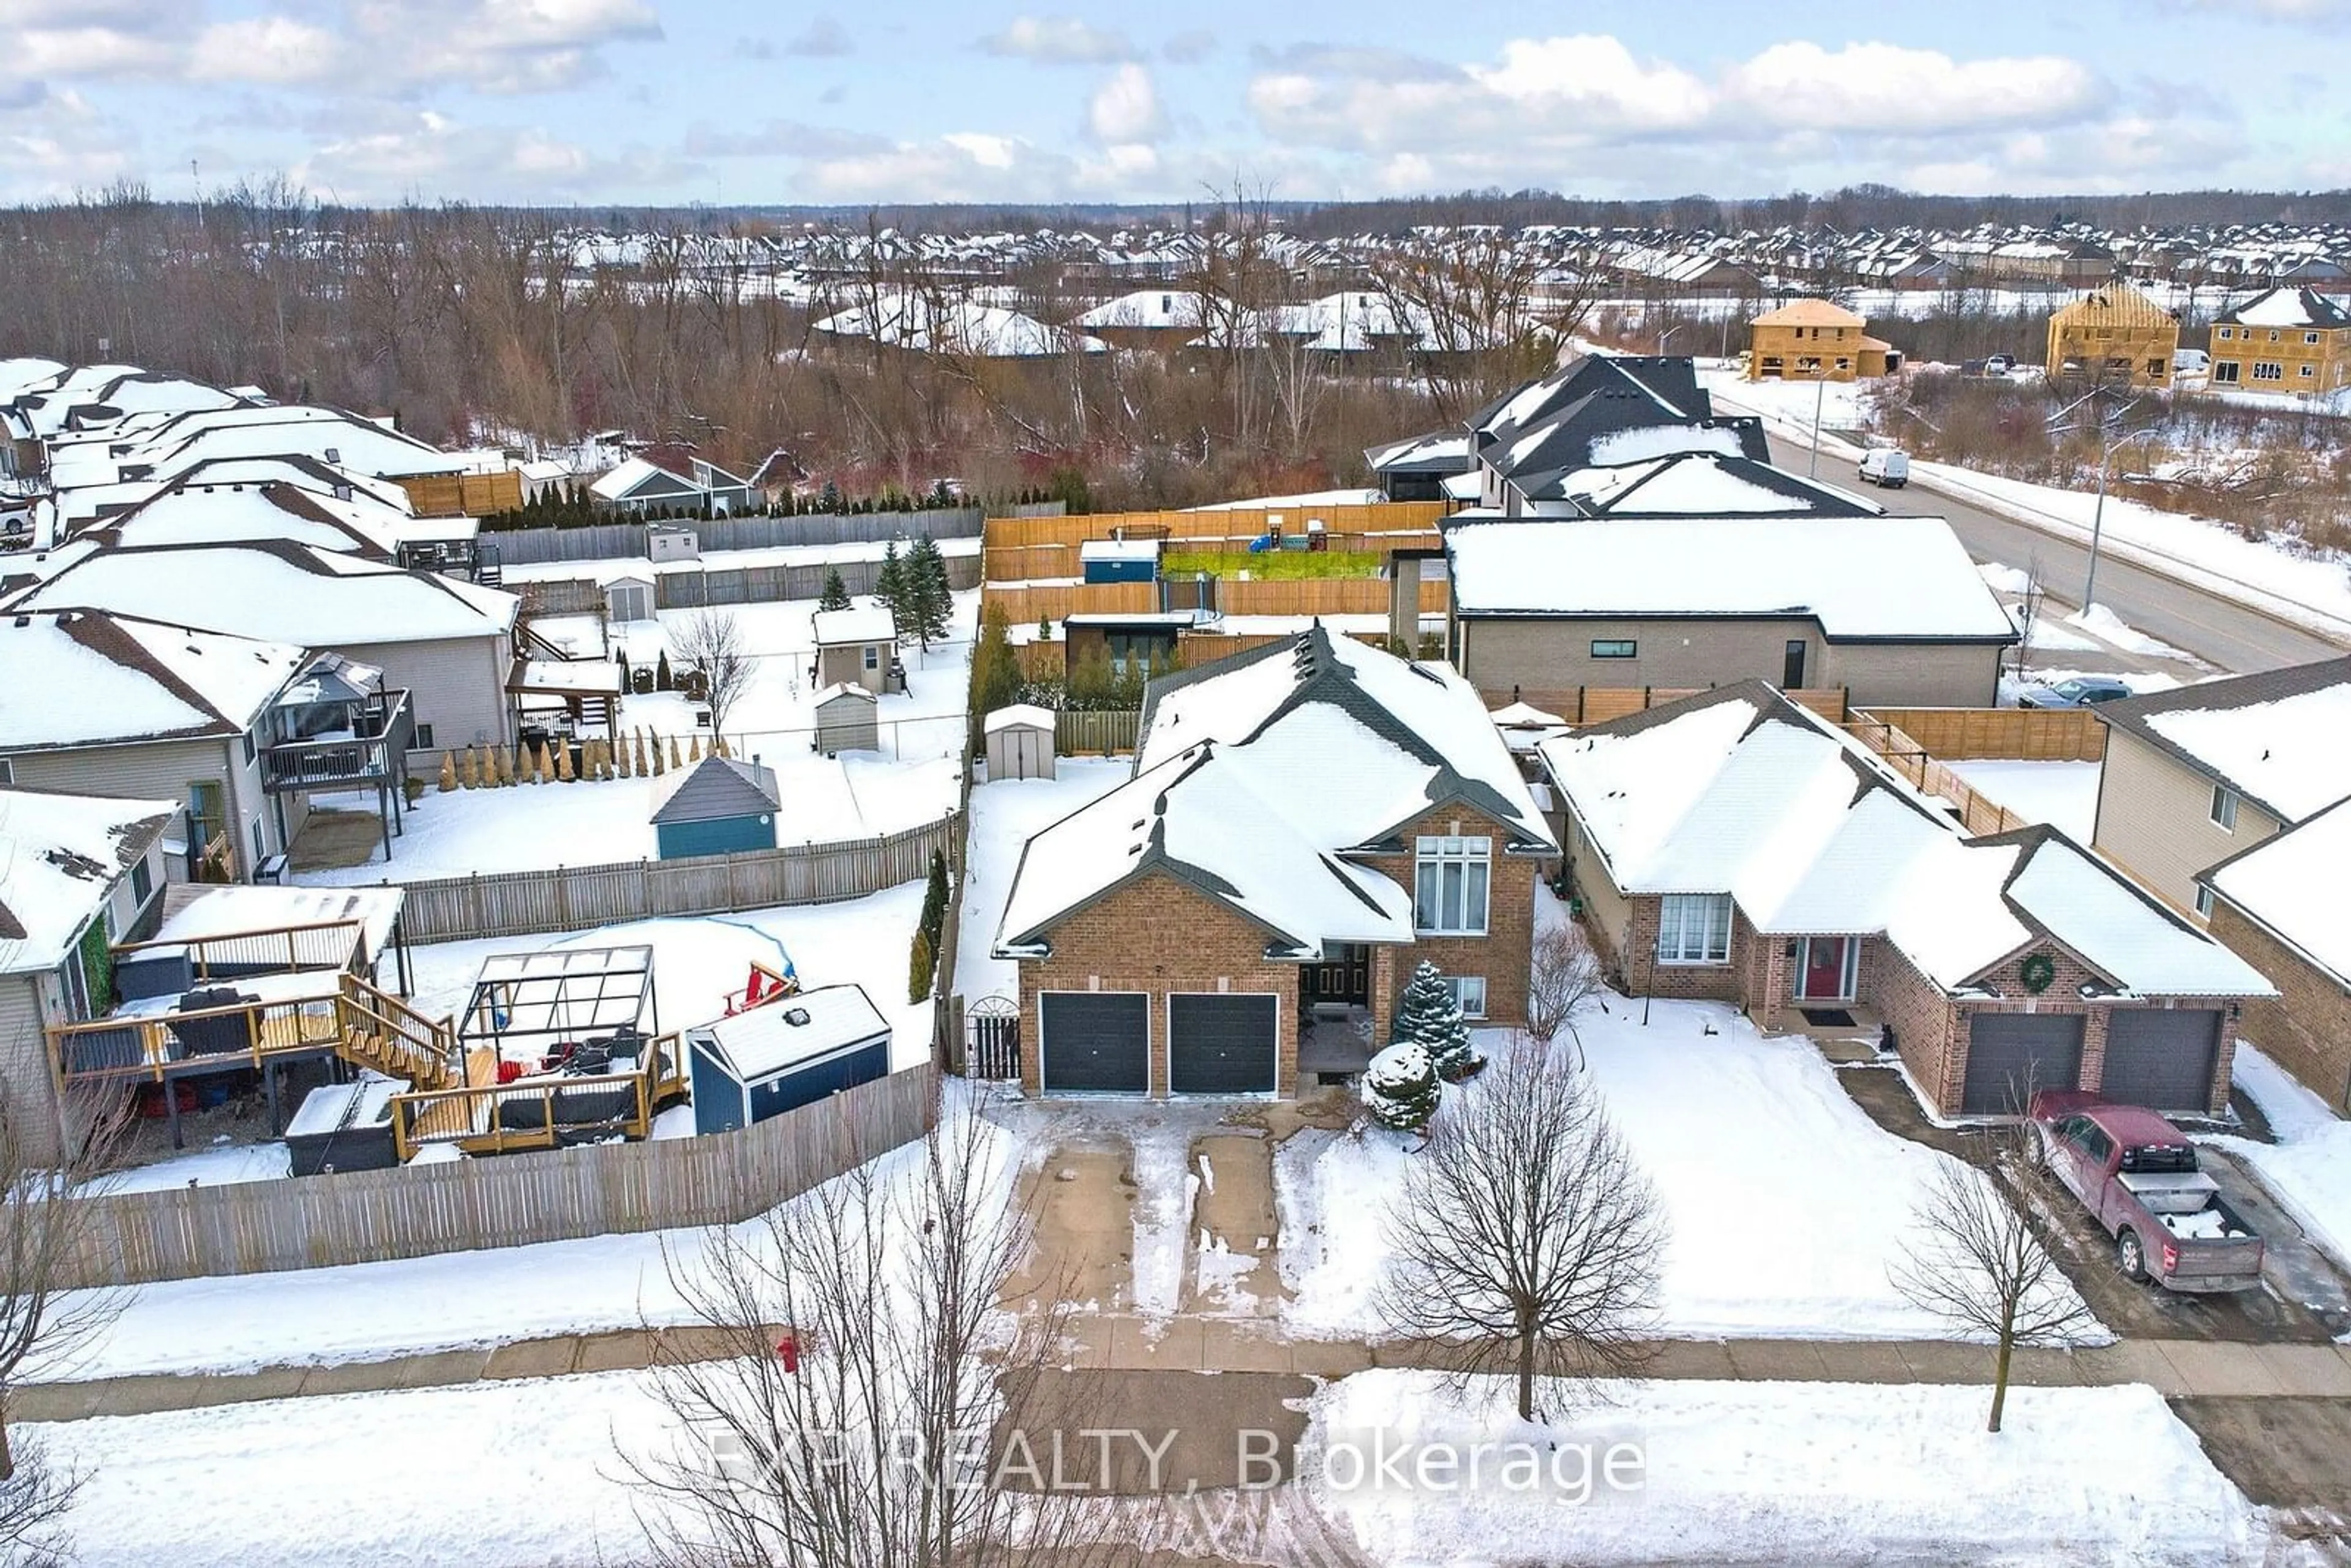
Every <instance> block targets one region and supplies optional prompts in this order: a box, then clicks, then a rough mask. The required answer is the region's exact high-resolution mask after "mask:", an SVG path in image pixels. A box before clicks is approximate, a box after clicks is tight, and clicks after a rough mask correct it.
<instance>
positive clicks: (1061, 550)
mask: <svg viewBox="0 0 2351 1568" xmlns="http://www.w3.org/2000/svg"><path fill="white" fill-rule="evenodd" d="M1071 520H1072V521H1081V522H1082V521H1089V520H1091V519H1085V518H1073V519H1071ZM993 526H994V525H993V524H991V525H990V527H993ZM1108 537H1109V536H1108V535H1107V534H1084V535H1080V536H1078V537H1076V538H1071V539H1067V540H1063V541H1059V542H1055V543H1050V544H1019V545H1010V544H989V545H987V547H986V548H985V549H984V550H983V551H982V554H983V556H984V557H985V558H986V561H987V572H986V576H987V580H988V581H990V582H1024V581H1029V580H1033V579H1039V578H1042V579H1049V580H1050V579H1054V578H1071V577H1079V576H1082V575H1083V574H1084V571H1085V561H1084V558H1083V557H1082V556H1081V554H1080V550H1081V548H1082V547H1083V546H1084V544H1085V543H1086V541H1087V540H1088V539H1092V538H1108ZM1259 537H1260V535H1259V534H1255V533H1238V534H1227V535H1225V536H1223V537H1221V538H1219V537H1217V536H1216V535H1194V536H1190V537H1187V538H1176V539H1171V540H1169V541H1168V546H1169V548H1170V549H1232V550H1245V549H1248V548H1249V541H1250V540H1251V539H1254V538H1259ZM1323 538H1324V539H1325V541H1326V542H1325V544H1324V548H1325V549H1328V550H1330V551H1332V553H1334V554H1346V555H1365V556H1371V557H1375V558H1378V559H1385V558H1386V555H1387V553H1388V552H1389V551H1390V550H1396V549H1438V548H1439V547H1440V546H1441V545H1442V544H1443V543H1444V539H1443V538H1442V536H1440V535H1439V534H1438V533H1437V530H1436V529H1434V528H1426V529H1404V530H1400V531H1398V532H1395V533H1392V534H1355V533H1349V534H1336V533H1326V534H1325V535H1324V536H1323Z"/></svg>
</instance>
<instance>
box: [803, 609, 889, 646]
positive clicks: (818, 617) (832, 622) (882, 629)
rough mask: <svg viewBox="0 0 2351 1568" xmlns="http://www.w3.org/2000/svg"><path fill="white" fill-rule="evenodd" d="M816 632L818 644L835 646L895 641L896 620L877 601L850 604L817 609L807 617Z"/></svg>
mask: <svg viewBox="0 0 2351 1568" xmlns="http://www.w3.org/2000/svg"><path fill="white" fill-rule="evenodd" d="M809 623H810V626H811V627H812V628H813V629H814V631H815V632H816V641H817V646H819V647H820V648H830V647H838V646H840V645H841V644H843V643H894V642H896V641H897V640H898V623H897V622H895V621H893V619H891V616H890V612H889V610H888V609H887V608H885V607H884V606H883V605H880V604H855V603H852V605H850V607H849V608H848V609H846V610H820V611H818V612H815V613H814V614H813V615H811V616H810V617H809Z"/></svg>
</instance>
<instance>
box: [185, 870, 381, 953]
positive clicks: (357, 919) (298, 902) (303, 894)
mask: <svg viewBox="0 0 2351 1568" xmlns="http://www.w3.org/2000/svg"><path fill="white" fill-rule="evenodd" d="M407 897H408V895H407V894H406V893H405V892H404V891H402V889H400V888H398V887H266V886H254V887H246V886H243V885H240V884H237V883H227V884H223V883H205V882H175V883H172V884H170V885H169V886H167V887H166V888H164V890H163V918H162V924H161V925H158V926H157V927H156V928H155V934H154V935H153V936H151V937H149V938H148V940H149V941H151V942H156V943H192V942H197V941H203V942H204V944H205V952H206V955H207V956H208V957H209V958H210V959H211V961H212V962H214V963H215V964H222V963H235V962H238V961H240V960H243V961H247V962H250V961H254V960H259V961H263V962H269V963H276V964H281V965H282V964H285V963H286V962H287V945H286V941H285V939H284V938H283V937H278V938H276V939H272V938H271V937H268V936H256V937H253V938H252V939H251V940H249V941H226V940H223V939H224V938H227V937H235V936H242V935H243V934H244V933H246V932H269V931H284V930H287V929H289V928H293V927H302V926H325V925H337V924H344V923H349V924H350V925H356V926H358V927H359V935H360V938H361V939H362V940H363V941H364V942H365V943H366V946H367V954H368V956H369V957H371V958H376V957H381V956H383V955H384V954H385V953H387V952H389V951H390V950H391V947H392V927H393V926H394V925H397V924H398V923H399V920H400V909H401V905H402V904H403V903H405V902H406V901H407ZM331 946H332V944H331V943H329V942H326V941H319V942H311V943H307V944H305V945H304V946H303V947H302V949H301V952H300V956H301V957H302V958H303V959H304V961H306V962H308V963H309V964H311V965H312V966H313V967H316V965H317V963H318V961H319V958H320V957H322V956H327V955H328V953H329V949H330V947H331ZM334 956H335V958H336V961H337V962H338V963H340V962H343V961H346V960H347V958H348V955H347V954H336V955H334Z"/></svg>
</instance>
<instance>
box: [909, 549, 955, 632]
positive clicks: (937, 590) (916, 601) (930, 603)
mask: <svg viewBox="0 0 2351 1568" xmlns="http://www.w3.org/2000/svg"><path fill="white" fill-rule="evenodd" d="M904 580H905V588H906V601H907V603H906V608H907V610H908V611H909V612H911V614H912V616H913V618H914V636H915V638H916V639H917V640H918V641H919V642H921V643H922V644H923V646H924V647H925V648H926V649H927V648H928V647H929V646H930V645H931V644H932V643H935V642H937V641H939V640H941V639H942V638H944V637H946V634H947V622H948V621H949V619H950V618H951V617H953V615H954V614H955V591H954V590H953V589H952V588H950V587H949V586H948V584H947V558H946V556H944V555H942V554H940V553H939V547H938V542H937V541H936V540H935V539H933V538H931V536H930V535H928V534H925V535H924V536H923V537H922V538H918V539H916V540H915V541H914V547H913V548H912V549H909V550H908V551H907V552H906V559H905V563H904Z"/></svg>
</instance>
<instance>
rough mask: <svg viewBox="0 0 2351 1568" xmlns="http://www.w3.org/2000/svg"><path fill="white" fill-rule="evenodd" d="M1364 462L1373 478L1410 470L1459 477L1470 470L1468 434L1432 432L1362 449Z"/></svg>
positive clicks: (1449, 431) (1466, 432)
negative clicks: (1466, 469)
mask: <svg viewBox="0 0 2351 1568" xmlns="http://www.w3.org/2000/svg"><path fill="white" fill-rule="evenodd" d="M1364 462H1365V463H1366V464H1368V465H1370V466H1371V469H1372V472H1373V473H1374V474H1388V473H1403V472H1406V471H1411V470H1420V471H1426V472H1436V473H1445V474H1455V473H1459V472H1460V471H1461V470H1463V469H1465V468H1467V467H1468V466H1469V433H1468V431H1466V430H1433V431H1430V432H1429V433H1428V434H1426V435H1407V436H1405V438H1404V439H1403V440H1402V441H1390V442H1385V443H1383V444H1380V445H1378V446H1367V447H1365V448H1364Z"/></svg>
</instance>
